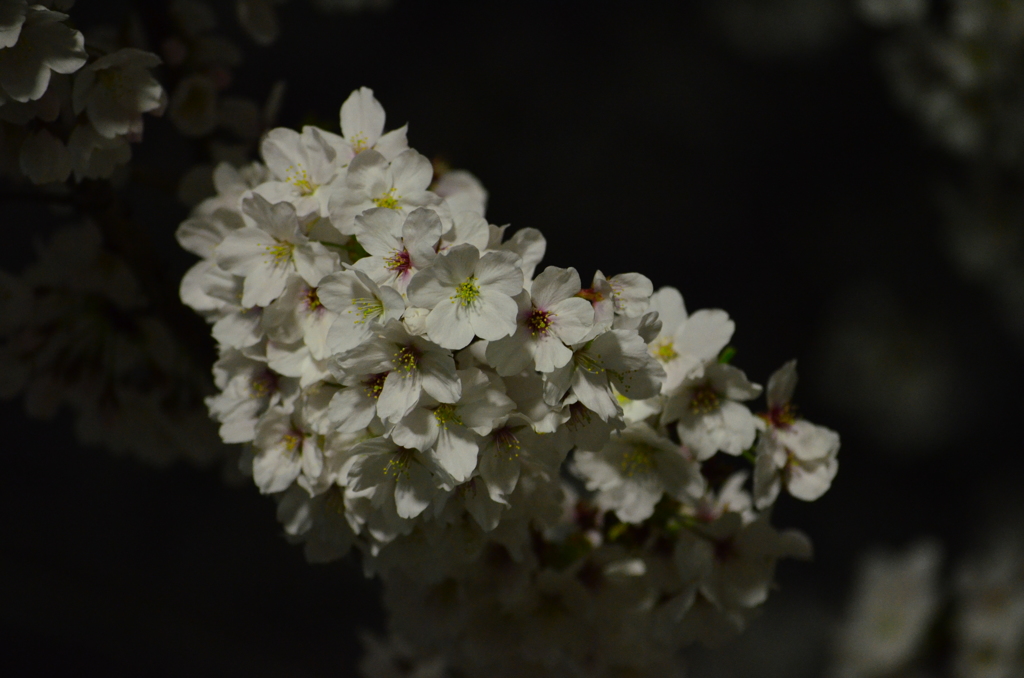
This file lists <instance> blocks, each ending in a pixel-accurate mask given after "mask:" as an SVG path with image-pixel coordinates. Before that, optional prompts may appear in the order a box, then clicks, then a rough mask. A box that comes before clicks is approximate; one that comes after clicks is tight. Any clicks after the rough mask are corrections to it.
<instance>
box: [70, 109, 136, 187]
mask: <svg viewBox="0 0 1024 678" xmlns="http://www.w3.org/2000/svg"><path fill="white" fill-rule="evenodd" d="M68 152H69V153H70V154H71V164H72V167H73V168H74V170H75V180H76V181H81V180H82V179H108V178H110V176H111V175H113V174H114V170H116V169H117V168H118V167H121V166H122V165H126V164H128V161H129V160H131V159H132V147H131V144H130V143H128V138H127V137H123V136H118V137H113V138H111V139H108V138H107V137H105V136H103V135H101V134H100V133H99V132H97V131H96V130H95V129H94V128H93V126H92V125H91V124H89V123H88V122H80V123H78V124H77V125H76V126H75V129H74V130H72V132H71V136H70V137H69V138H68Z"/></svg>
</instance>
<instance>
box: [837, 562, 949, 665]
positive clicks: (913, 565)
mask: <svg viewBox="0 0 1024 678" xmlns="http://www.w3.org/2000/svg"><path fill="white" fill-rule="evenodd" d="M941 566H942V552H941V550H940V548H939V547H938V545H937V544H935V543H932V542H921V543H918V544H916V545H914V546H912V547H911V548H909V549H907V550H906V551H904V552H902V553H891V554H887V553H872V554H870V555H868V556H867V557H866V558H865V559H864V560H863V561H862V562H861V564H860V568H859V571H858V574H857V581H856V584H855V586H854V591H853V594H852V600H851V602H850V607H849V609H848V611H847V615H846V621H845V623H844V624H843V626H842V628H841V629H840V634H839V639H838V640H839V642H838V648H837V654H838V657H837V659H838V662H837V667H836V671H835V674H836V675H837V676H838V677H840V678H847V677H849V678H855V677H859V676H878V675H892V674H895V673H897V672H898V671H899V670H900V669H901V668H903V667H904V666H905V665H906V664H907V663H908V662H909V661H910V660H911V659H912V658H913V656H914V653H915V652H916V651H917V650H918V648H919V647H920V645H921V643H922V642H923V641H924V639H925V636H926V634H927V632H928V628H929V626H930V625H931V624H932V622H933V621H934V619H935V614H936V613H937V612H938V609H939V604H940V602H941V601H940V598H939V588H938V584H939V569H940V567H941Z"/></svg>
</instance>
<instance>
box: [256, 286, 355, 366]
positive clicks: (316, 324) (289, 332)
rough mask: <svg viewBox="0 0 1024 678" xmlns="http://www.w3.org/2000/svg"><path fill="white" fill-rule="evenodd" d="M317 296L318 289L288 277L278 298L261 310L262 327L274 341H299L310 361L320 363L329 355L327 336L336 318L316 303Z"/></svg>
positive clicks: (322, 305) (332, 312) (320, 304)
mask: <svg viewBox="0 0 1024 678" xmlns="http://www.w3.org/2000/svg"><path fill="white" fill-rule="evenodd" d="M318 292H319V288H318V287H314V286H313V285H310V284H309V283H307V282H306V281H305V280H303V279H302V278H300V277H299V276H297V275H296V276H292V277H291V278H290V279H289V281H288V283H287V284H286V285H285V288H284V292H282V293H281V296H279V297H278V298H277V299H275V300H274V301H273V302H271V304H270V305H269V306H267V307H266V309H264V311H263V326H264V327H265V328H266V332H267V336H268V337H270V338H271V339H273V340H274V341H277V342H281V343H286V344H287V343H293V342H296V341H302V342H303V343H304V344H305V345H306V347H307V348H309V353H310V355H311V356H312V357H313V359H314V360H324V359H325V358H327V357H328V356H329V355H330V354H331V352H332V351H329V350H328V347H327V336H328V332H329V331H330V329H331V326H332V325H333V324H334V321H335V319H337V318H338V314H337V313H335V312H334V311H332V310H331V309H329V308H327V307H326V306H325V305H324V304H323V303H322V302H321V301H320V297H319V296H318Z"/></svg>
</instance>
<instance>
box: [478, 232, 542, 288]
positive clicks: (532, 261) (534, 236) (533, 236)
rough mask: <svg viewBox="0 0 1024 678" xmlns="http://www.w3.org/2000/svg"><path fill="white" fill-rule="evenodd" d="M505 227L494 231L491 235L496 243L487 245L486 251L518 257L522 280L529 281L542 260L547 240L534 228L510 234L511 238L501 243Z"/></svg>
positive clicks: (492, 242)
mask: <svg viewBox="0 0 1024 678" xmlns="http://www.w3.org/2000/svg"><path fill="white" fill-rule="evenodd" d="M505 228H506V227H505V226H502V227H501V228H500V229H494V231H493V233H492V235H495V234H496V235H497V241H496V242H495V241H494V239H493V238H492V241H491V242H489V243H488V245H487V249H496V250H501V251H504V252H512V253H513V254H516V255H518V256H519V259H520V262H519V267H520V268H522V269H523V279H524V280H529V279H531V278H532V277H533V271H534V269H536V268H537V264H539V263H540V262H541V259H543V258H544V252H545V250H546V249H547V246H548V244H547V240H545V239H544V235H543V234H542V233H541V232H540V231H538V230H537V229H535V228H522V229H519V230H518V231H516V232H515V233H513V234H512V237H511V238H509V239H508V240H506V241H505V242H501V236H502V234H504V232H505Z"/></svg>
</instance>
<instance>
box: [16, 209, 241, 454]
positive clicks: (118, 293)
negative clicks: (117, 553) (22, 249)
mask: <svg viewBox="0 0 1024 678" xmlns="http://www.w3.org/2000/svg"><path fill="white" fill-rule="evenodd" d="M0 318H2V320H0V397H4V398H10V397H13V396H15V395H17V394H19V393H22V392H24V394H25V399H26V408H27V410H28V413H29V414H30V415H32V416H33V417H39V418H50V417H52V416H53V415H54V414H56V412H57V411H58V410H59V409H60V408H61V407H67V408H68V409H70V410H71V412H72V413H73V415H74V417H75V432H76V434H77V436H78V438H79V440H81V441H82V442H84V443H86V444H92V445H102V446H104V447H106V448H107V449H110V450H113V451H115V452H127V453H130V454H132V455H134V456H136V457H139V458H141V459H143V460H146V461H149V462H152V463H154V464H158V465H166V464H169V463H171V462H173V461H177V460H180V459H186V460H189V461H191V462H193V463H196V464H204V465H205V464H209V463H211V462H213V461H215V460H217V459H220V458H221V457H223V456H224V450H225V448H224V446H223V445H222V444H221V443H220V442H219V441H218V440H217V435H216V430H215V428H213V427H212V426H211V425H210V422H209V421H208V420H207V419H206V418H205V417H204V416H203V412H202V409H201V405H202V395H203V394H204V392H206V391H207V386H206V383H207V381H208V379H207V377H206V375H204V374H203V373H202V372H201V371H199V369H198V368H197V367H196V365H195V363H193V362H192V361H191V360H190V359H189V356H188V355H187V354H186V351H185V350H184V348H183V347H182V345H181V344H180V342H178V341H177V338H176V337H175V336H174V334H173V333H172V332H171V331H170V330H169V328H168V326H167V323H166V321H165V320H164V319H163V318H161V317H160V316H159V315H158V314H157V313H156V312H154V310H153V308H152V305H151V304H150V302H149V300H148V299H147V298H146V296H145V295H144V294H143V292H142V290H141V287H140V285H139V283H138V281H137V280H136V278H135V276H134V275H133V274H132V272H131V270H130V269H129V268H128V266H127V265H125V263H124V262H123V261H122V260H121V259H119V258H118V257H116V256H115V255H113V254H111V253H110V252H109V251H107V250H106V249H105V248H104V246H103V243H102V237H101V235H100V232H99V230H98V229H97V228H96V226H95V225H94V224H91V223H85V224H82V225H79V226H69V227H65V228H63V229H61V230H59V231H57V232H56V233H55V234H54V235H53V237H52V238H51V239H50V241H49V242H48V243H47V244H46V245H45V247H43V248H41V251H40V253H39V260H38V261H37V262H35V263H34V264H32V265H31V266H30V267H28V268H27V269H26V270H25V271H23V272H22V273H21V274H20V275H13V274H11V273H8V272H6V271H0Z"/></svg>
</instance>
